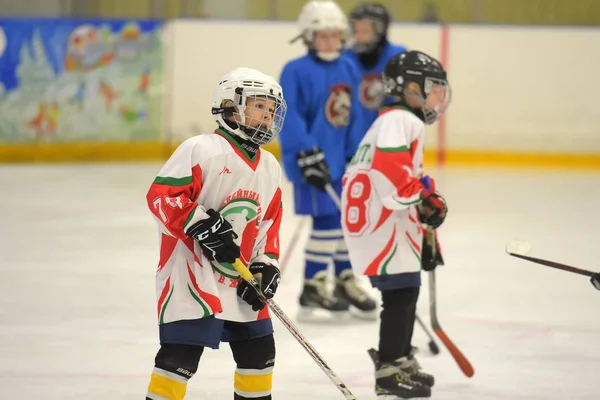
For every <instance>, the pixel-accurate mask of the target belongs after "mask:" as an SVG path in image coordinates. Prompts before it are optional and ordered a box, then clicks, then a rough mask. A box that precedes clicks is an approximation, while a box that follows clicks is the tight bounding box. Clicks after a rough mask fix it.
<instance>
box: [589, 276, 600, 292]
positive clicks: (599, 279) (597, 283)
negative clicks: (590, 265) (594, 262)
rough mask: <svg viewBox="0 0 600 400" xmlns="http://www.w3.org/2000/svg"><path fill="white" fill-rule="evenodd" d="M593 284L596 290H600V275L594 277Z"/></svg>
mask: <svg viewBox="0 0 600 400" xmlns="http://www.w3.org/2000/svg"><path fill="white" fill-rule="evenodd" d="M591 282H592V285H594V287H595V288H596V289H598V290H600V273H598V274H596V275H594V276H592V279H591Z"/></svg>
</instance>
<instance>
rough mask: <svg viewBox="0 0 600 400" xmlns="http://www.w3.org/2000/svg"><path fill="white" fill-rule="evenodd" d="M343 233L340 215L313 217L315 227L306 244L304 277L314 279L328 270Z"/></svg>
mask: <svg viewBox="0 0 600 400" xmlns="http://www.w3.org/2000/svg"><path fill="white" fill-rule="evenodd" d="M341 235H342V231H341V224H340V215H339V214H336V215H326V216H319V217H313V227H312V232H311V235H310V238H309V239H308V243H307V244H306V250H305V258H306V265H305V268H304V278H305V279H307V280H308V279H312V278H314V276H315V275H316V274H317V273H318V272H320V271H324V270H327V267H328V266H329V263H330V262H331V261H332V258H333V253H334V252H335V251H336V249H337V247H338V242H339V239H340V237H341Z"/></svg>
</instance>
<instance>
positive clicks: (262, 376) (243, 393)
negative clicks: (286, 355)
mask: <svg viewBox="0 0 600 400" xmlns="http://www.w3.org/2000/svg"><path fill="white" fill-rule="evenodd" d="M233 387H234V390H235V394H236V395H237V396H238V397H239V398H243V399H256V398H260V397H267V396H269V395H270V394H271V389H272V388H273V367H268V368H263V369H242V368H238V369H236V370H235V377H234V383H233Z"/></svg>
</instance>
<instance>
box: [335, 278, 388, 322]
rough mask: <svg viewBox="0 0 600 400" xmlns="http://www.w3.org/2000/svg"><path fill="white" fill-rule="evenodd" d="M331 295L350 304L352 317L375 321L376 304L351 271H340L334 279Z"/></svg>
mask: <svg viewBox="0 0 600 400" xmlns="http://www.w3.org/2000/svg"><path fill="white" fill-rule="evenodd" d="M333 293H334V295H335V296H337V297H338V298H342V299H345V300H346V302H348V303H349V304H350V310H351V311H352V315H354V316H356V317H359V318H364V319H369V320H376V319H377V303H376V302H375V300H374V299H372V298H371V297H370V296H369V295H368V294H367V291H366V290H365V289H363V288H362V287H360V285H359V282H358V280H357V279H356V276H355V275H354V273H353V272H352V270H351V269H348V270H345V271H342V273H341V274H340V276H339V277H338V278H337V279H336V283H335V289H334V292H333Z"/></svg>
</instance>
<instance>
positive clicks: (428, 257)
mask: <svg viewBox="0 0 600 400" xmlns="http://www.w3.org/2000/svg"><path fill="white" fill-rule="evenodd" d="M422 248H423V250H422V251H421V268H423V270H425V271H433V270H434V269H436V267H437V266H438V265H444V259H443V258H442V252H441V249H440V245H439V244H438V241H437V240H436V241H435V249H434V248H433V246H432V245H431V243H429V241H428V240H427V234H425V235H423V247H422Z"/></svg>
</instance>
